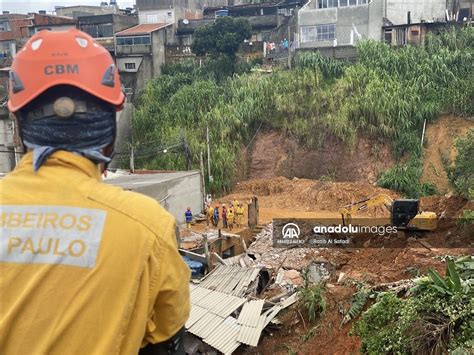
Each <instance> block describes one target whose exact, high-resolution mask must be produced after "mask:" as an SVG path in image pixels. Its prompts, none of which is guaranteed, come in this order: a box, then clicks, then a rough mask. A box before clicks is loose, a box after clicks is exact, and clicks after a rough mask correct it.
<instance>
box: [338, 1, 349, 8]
mask: <svg viewBox="0 0 474 355" xmlns="http://www.w3.org/2000/svg"><path fill="white" fill-rule="evenodd" d="M347 1H348V0H339V6H340V7H344V6H347Z"/></svg>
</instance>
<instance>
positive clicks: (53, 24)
mask: <svg viewBox="0 0 474 355" xmlns="http://www.w3.org/2000/svg"><path fill="white" fill-rule="evenodd" d="M29 20H30V21H31V22H30V24H29V25H28V36H29V37H31V36H33V35H34V34H35V33H38V32H39V31H42V30H49V31H67V30H69V29H71V28H76V25H77V21H76V20H74V19H73V18H70V17H65V16H55V15H47V14H46V12H43V11H42V13H39V14H32V15H31V17H29Z"/></svg>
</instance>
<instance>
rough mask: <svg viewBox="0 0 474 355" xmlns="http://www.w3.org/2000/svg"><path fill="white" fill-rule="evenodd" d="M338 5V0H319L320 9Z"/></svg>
mask: <svg viewBox="0 0 474 355" xmlns="http://www.w3.org/2000/svg"><path fill="white" fill-rule="evenodd" d="M329 7H337V0H318V9H327V8H329Z"/></svg>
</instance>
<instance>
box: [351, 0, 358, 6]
mask: <svg viewBox="0 0 474 355" xmlns="http://www.w3.org/2000/svg"><path fill="white" fill-rule="evenodd" d="M355 5H357V0H349V6H355Z"/></svg>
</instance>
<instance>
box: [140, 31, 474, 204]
mask: <svg viewBox="0 0 474 355" xmlns="http://www.w3.org/2000/svg"><path fill="white" fill-rule="evenodd" d="M473 43H474V28H472V27H466V28H463V29H462V30H457V31H446V32H444V33H442V34H440V35H439V36H436V37H435V36H429V37H428V38H427V40H426V43H425V45H424V46H418V47H415V46H407V47H403V48H401V49H393V48H391V47H389V46H388V45H386V44H384V43H380V42H373V41H366V42H361V43H359V45H358V52H359V60H358V62H357V63H355V64H353V65H348V64H345V63H340V62H338V61H335V60H333V59H327V58H324V57H322V56H321V55H319V54H315V53H303V54H301V55H298V56H297V57H296V58H295V60H294V64H295V65H294V66H293V69H292V70H287V71H285V70H275V71H274V72H273V73H272V74H262V73H246V70H244V69H245V68H243V69H241V70H240V71H239V69H238V68H237V69H235V71H236V72H237V74H234V75H232V76H231V75H230V73H232V72H234V70H233V69H232V70H230V71H229V70H226V69H225V68H227V67H228V66H227V64H226V63H225V60H226V59H225V58H227V56H224V57H223V58H224V59H222V58H221V57H219V58H217V59H215V60H211V61H210V62H208V63H206V64H205V66H204V68H198V67H197V66H195V65H191V64H180V65H173V66H166V67H165V68H164V74H165V75H162V76H160V77H158V78H156V79H154V80H151V81H150V82H149V84H148V86H147V87H146V89H145V90H144V91H143V93H142V95H141V97H140V99H139V102H138V105H137V110H136V114H135V116H134V118H133V129H134V144H135V145H136V146H137V151H136V153H137V154H136V156H137V157H138V159H137V165H138V166H141V167H145V168H150V169H153V168H158V169H185V168H186V159H185V158H184V155H183V154H182V153H181V151H180V150H179V148H177V149H175V150H173V151H170V152H169V153H168V154H162V153H160V151H157V148H156V147H160V148H161V147H168V146H175V145H177V144H178V143H179V142H180V141H183V140H184V141H185V142H187V144H188V145H189V149H190V152H191V155H192V158H193V167H194V168H199V160H200V154H201V152H204V153H205V152H206V143H205V142H206V127H207V126H208V127H209V131H210V142H211V175H213V177H214V179H213V181H212V182H209V181H207V183H208V186H210V188H211V190H213V191H214V192H221V191H223V190H224V191H225V190H227V191H228V189H230V188H231V186H232V184H233V183H235V182H236V181H237V180H238V178H237V176H236V175H235V174H236V172H237V171H239V170H241V171H242V170H244V169H242V168H243V165H244V164H245V157H243V156H242V152H243V151H244V148H245V147H246V146H247V145H248V144H249V143H250V142H251V139H252V137H253V136H254V134H255V133H256V131H257V129H258V128H259V127H272V128H276V129H280V130H281V131H282V132H283V133H285V134H288V135H291V136H292V137H295V138H296V139H298V140H299V142H300V143H301V144H302V145H304V146H306V147H309V148H318V147H321V146H323V145H324V143H325V141H326V139H327V138H329V137H331V138H335V139H338V140H340V141H341V142H345V143H346V144H348V145H353V144H354V143H355V142H356V139H357V135H364V136H368V137H371V138H373V139H376V140H379V141H385V142H387V141H388V142H391V143H392V145H393V152H394V156H395V157H396V158H397V159H399V163H398V165H396V166H395V167H394V168H393V169H391V170H389V171H387V172H386V173H384V174H382V175H381V176H380V180H379V183H380V185H381V186H385V187H388V188H392V189H396V190H398V191H401V192H402V193H405V194H406V195H407V196H410V197H417V196H420V195H423V194H427V193H433V192H434V190H433V186H430V185H421V184H420V182H419V180H420V176H421V172H422V169H421V167H422V163H421V159H422V156H423V152H422V146H421V142H420V140H421V131H422V127H423V122H424V121H425V120H426V121H427V122H430V121H432V120H433V119H435V118H436V117H437V116H438V115H439V114H440V113H442V112H453V113H456V114H464V115H472V114H473V113H474V86H473V85H472V81H473V72H474V71H473V62H474V60H473V56H474V45H473ZM216 68H217V69H216ZM219 68H220V69H219ZM222 68H224V69H222ZM228 74H229V75H228ZM150 142H152V143H150ZM150 144H152V146H151V147H150ZM153 153H156V154H153ZM453 174H454V173H453ZM453 176H454V175H453ZM458 180H459V178H458Z"/></svg>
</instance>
